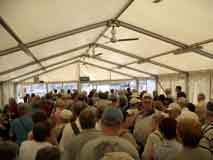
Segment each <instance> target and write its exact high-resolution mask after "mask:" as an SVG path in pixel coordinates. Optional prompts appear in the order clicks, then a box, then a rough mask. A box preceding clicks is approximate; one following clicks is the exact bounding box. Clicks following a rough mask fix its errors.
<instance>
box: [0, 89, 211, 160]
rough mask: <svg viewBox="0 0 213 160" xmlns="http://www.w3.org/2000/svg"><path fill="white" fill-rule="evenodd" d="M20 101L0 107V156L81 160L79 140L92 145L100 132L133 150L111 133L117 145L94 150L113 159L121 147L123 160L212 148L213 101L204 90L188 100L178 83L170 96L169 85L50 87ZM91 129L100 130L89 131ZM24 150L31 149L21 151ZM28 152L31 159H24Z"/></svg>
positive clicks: (33, 159)
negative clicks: (148, 87)
mask: <svg viewBox="0 0 213 160" xmlns="http://www.w3.org/2000/svg"><path fill="white" fill-rule="evenodd" d="M23 101H24V103H19V104H17V103H16V100H15V99H14V98H10V99H9V102H8V104H7V105H5V106H4V107H3V109H2V111H1V115H0V138H1V140H0V156H3V157H4V158H3V159H4V160H14V158H15V157H19V159H20V160H25V159H26V160H31V159H32V160H59V159H63V160H68V159H84V155H87V154H88V157H89V156H91V155H92V154H91V153H90V152H89V151H88V152H89V153H87V152H86V153H85V152H84V150H89V149H90V148H89V149H84V148H87V145H85V144H84V143H86V142H87V143H89V142H88V141H89V140H90V139H91V141H92V140H93V139H94V141H95V140H96V142H93V141H92V142H91V144H90V143H89V144H90V145H91V148H92V146H93V145H94V144H96V143H98V142H99V141H101V140H99V139H100V138H99V136H100V135H102V136H105V139H108V138H106V136H107V137H112V136H116V137H118V138H121V139H122V140H124V139H125V140H126V141H128V145H131V146H130V148H131V147H133V149H135V150H136V151H137V153H135V154H133V151H132V152H130V151H125V149H124V148H125V147H127V148H128V145H126V146H125V147H123V148H122V147H121V146H122V145H124V144H120V143H126V141H125V142H123V141H122V140H120V139H119V140H117V139H116V138H115V137H114V139H112V138H111V139H108V141H109V143H110V142H111V141H112V142H113V143H115V142H116V143H119V145H121V146H119V147H118V148H113V147H115V146H113V145H111V146H113V147H112V149H111V151H106V152H107V153H105V151H104V153H102V152H101V153H98V154H101V155H100V156H99V157H102V159H109V157H111V159H113V157H114V152H115V153H117V152H118V153H120V152H121V153H120V154H117V156H118V155H120V156H121V155H123V154H124V155H126V156H124V157H126V159H131V157H132V158H133V159H138V157H141V158H142V159H145V160H146V159H147V160H148V159H156V160H157V159H160V160H161V159H162V158H164V155H165V154H171V155H173V156H174V157H173V158H171V157H172V156H170V158H171V160H172V159H174V160H175V156H177V157H178V156H179V157H181V156H183V157H184V154H186V153H185V152H186V150H184V148H194V149H195V148H204V149H205V150H206V151H207V152H209V154H210V153H211V152H212V150H213V149H212V148H213V146H211V145H209V144H208V142H209V141H210V143H212V142H213V129H212V127H213V102H208V103H207V102H206V97H205V95H204V94H203V93H200V94H198V96H197V103H196V104H193V103H191V102H189V101H188V99H187V96H186V94H185V93H184V92H183V91H182V88H181V86H177V87H176V96H172V92H171V89H166V90H165V91H164V94H161V95H158V93H157V92H156V91H154V92H153V93H152V94H150V93H147V92H146V91H142V92H141V93H139V92H138V91H137V90H131V89H130V88H127V89H126V90H114V89H111V90H110V91H109V92H97V91H96V90H91V91H90V93H86V92H78V91H77V90H74V91H71V90H67V92H66V93H65V92H64V91H63V92H58V91H57V90H53V92H50V93H47V94H46V95H44V96H43V97H40V96H38V95H35V94H31V95H29V94H26V95H25V96H24V97H23ZM211 125H212V126H211ZM209 128H210V129H209ZM91 129H92V130H94V129H95V130H97V131H100V132H101V133H99V132H98V133H97V134H96V133H95V134H92V135H91V136H90V130H91ZM206 129H208V130H207V131H206ZM83 131H84V132H87V131H88V134H86V135H87V136H88V137H87V138H86V139H87V140H84V137H83V138H82V137H81V136H83V135H84V132H83ZM66 132H67V133H66ZM207 133H208V134H207ZM99 134H100V135H99ZM94 135H95V136H94ZM156 135H157V136H156ZM79 136H80V137H81V138H82V142H80V141H79V140H78V141H79V143H76V144H81V143H82V144H81V147H80V148H78V150H79V149H82V152H80V151H78V152H79V154H80V153H81V154H80V155H77V153H75V154H74V155H75V156H74V155H72V156H74V157H70V156H71V155H69V154H71V153H66V152H68V151H67V150H68V149H67V148H69V147H70V146H69V145H68V144H70V145H71V146H72V145H74V144H75V143H74V142H75V138H76V139H77V138H78V137H79ZM211 136H212V137H211ZM73 137H75V138H73ZM100 137H101V136H100ZM209 137H210V138H209ZM211 138H212V139H211ZM204 139H205V140H204ZM206 139H207V140H206ZM12 141H13V142H14V143H12ZM69 141H70V143H68V142H69ZM83 141H84V143H83ZM170 141H172V143H170ZM173 141H175V143H174V142H173ZM164 142H167V145H172V146H171V148H170V150H168V148H165V144H164ZM15 143H16V144H15ZM41 144H42V145H41ZM83 144H84V145H83ZM4 146H5V147H4ZM83 146H84V147H83ZM30 147H31V149H30ZM33 147H34V148H33ZM96 147H97V146H96ZM173 147H174V148H173ZM175 147H176V148H175ZM211 147H212V148H211ZM71 148H72V147H71ZM109 148H110V147H109ZM162 148H163V149H162ZM180 148H181V149H180ZM172 149H173V150H176V151H177V152H176V154H177V155H176V154H172V153H173V152H172ZM27 150H29V151H30V150H34V152H32V154H31V155H27V153H26V152H28V151H27ZM70 150H71V149H70ZM73 150H75V149H73ZM127 150H131V149H129V148H128V149H127ZM18 151H19V152H18ZM183 151H184V152H183ZM76 152H77V151H76ZM91 152H92V151H91ZM111 152H113V154H111ZM197 152H198V151H197ZM178 153H180V155H178ZM199 153H200V154H204V156H203V157H205V155H207V154H208V153H204V152H203V153H202V152H200V151H199ZM66 154H68V155H69V156H67V155H66ZM102 154H103V155H102ZM190 154H192V152H191V153H190ZM82 155H83V156H82ZM115 155H116V154H115ZM210 155H211V154H210ZM29 156H31V159H29V158H28V159H27V157H29ZM76 156H77V158H76ZM115 157H116V156H115ZM201 157H202V156H201ZM206 157H208V156H206ZM211 158H212V157H211ZM92 159H95V158H92ZM114 159H115V158H114ZM124 159H125V158H124ZM168 160H170V159H168ZM203 160H205V158H204V159H203Z"/></svg>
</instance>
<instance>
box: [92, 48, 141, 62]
mask: <svg viewBox="0 0 213 160" xmlns="http://www.w3.org/2000/svg"><path fill="white" fill-rule="evenodd" d="M95 51H96V54H98V53H103V55H101V56H99V57H100V58H102V59H106V60H108V61H112V62H117V63H119V64H126V63H130V62H133V61H136V60H137V59H135V58H131V57H128V56H125V55H121V54H117V53H116V52H112V51H109V50H106V49H102V48H97V49H96V50H95Z"/></svg>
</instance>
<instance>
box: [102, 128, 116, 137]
mask: <svg viewBox="0 0 213 160" xmlns="http://www.w3.org/2000/svg"><path fill="white" fill-rule="evenodd" d="M102 132H103V134H104V135H106V136H118V135H119V133H118V129H111V128H103V129H102Z"/></svg>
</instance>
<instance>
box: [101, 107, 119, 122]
mask: <svg viewBox="0 0 213 160" xmlns="http://www.w3.org/2000/svg"><path fill="white" fill-rule="evenodd" d="M122 121H123V113H122V112H121V110H120V109H118V108H112V107H107V108H106V109H105V110H104V113H103V115H102V123H103V124H105V125H107V126H114V125H117V124H119V123H121V122H122Z"/></svg>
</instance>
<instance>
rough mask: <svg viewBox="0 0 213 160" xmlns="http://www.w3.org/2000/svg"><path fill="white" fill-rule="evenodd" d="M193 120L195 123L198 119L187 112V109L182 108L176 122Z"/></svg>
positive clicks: (194, 114) (192, 113)
mask: <svg viewBox="0 0 213 160" xmlns="http://www.w3.org/2000/svg"><path fill="white" fill-rule="evenodd" d="M185 118H186V119H194V120H195V121H197V122H199V117H198V115H197V114H196V113H194V112H191V111H189V110H188V108H183V109H182V111H181V114H180V115H179V116H178V117H177V121H180V120H181V119H185Z"/></svg>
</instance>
